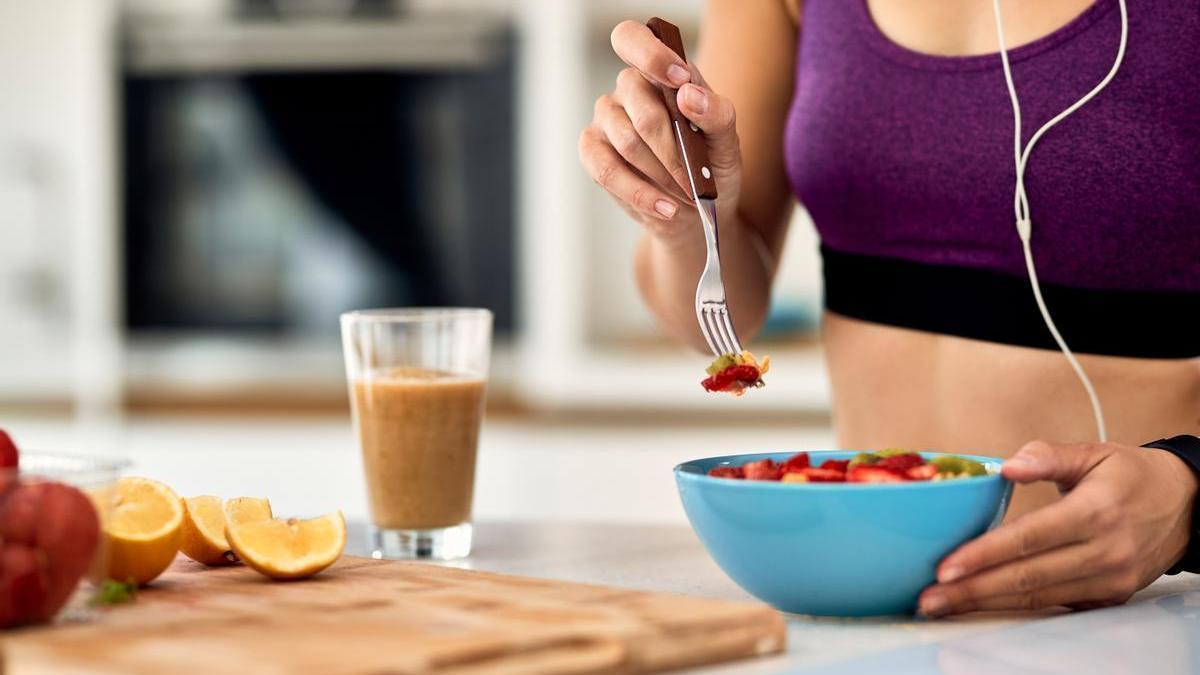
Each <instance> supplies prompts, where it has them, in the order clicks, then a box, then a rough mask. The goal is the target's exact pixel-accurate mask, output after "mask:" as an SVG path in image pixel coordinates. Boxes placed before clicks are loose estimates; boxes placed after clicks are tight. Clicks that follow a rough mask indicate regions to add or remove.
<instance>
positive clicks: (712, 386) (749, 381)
mask: <svg viewBox="0 0 1200 675" xmlns="http://www.w3.org/2000/svg"><path fill="white" fill-rule="evenodd" d="M760 377H761V373H759V371H758V368H755V367H754V366H737V365H734V366H729V367H728V368H726V369H725V370H722V371H721V372H719V373H717V374H716V375H712V376H709V377H706V378H704V379H703V380H701V381H700V386H702V387H704V389H705V391H725V390H727V389H730V388H731V387H735V386H738V385H740V386H741V387H757V386H758V383H759V382H760V381H761V380H760V379H759V378H760Z"/></svg>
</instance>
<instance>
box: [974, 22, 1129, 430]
mask: <svg viewBox="0 0 1200 675" xmlns="http://www.w3.org/2000/svg"><path fill="white" fill-rule="evenodd" d="M1118 4H1119V5H1120V10H1121V38H1120V42H1119V43H1118V47H1117V56H1116V58H1115V59H1114V60H1113V65H1112V68H1110V69H1109V71H1108V74H1107V75H1105V76H1104V78H1103V79H1102V80H1100V82H1099V83H1098V84H1097V85H1096V86H1095V87H1093V88H1092V89H1091V90H1090V91H1088V92H1087V93H1086V94H1084V95H1083V96H1081V97H1080V98H1079V100H1078V101H1075V103H1073V104H1071V105H1070V106H1068V107H1067V108H1066V109H1065V110H1063V111H1062V112H1060V113H1058V114H1057V115H1055V116H1054V117H1052V118H1051V119H1050V120H1049V121H1047V122H1046V123H1045V124H1043V125H1042V126H1041V127H1040V128H1039V129H1038V130H1037V131H1035V132H1034V134H1033V136H1031V137H1030V139H1029V143H1027V144H1026V145H1025V148H1024V150H1022V149H1021V103H1020V99H1019V98H1018V97H1017V87H1016V84H1015V83H1014V82H1013V75H1012V67H1011V65H1010V64H1009V61H1008V49H1007V48H1006V47H1005V41H1004V19H1003V17H1002V15H1001V12H1000V0H992V12H993V14H994V15H995V18H996V39H997V40H998V42H999V45H1000V61H1001V63H1002V64H1003V66H1004V82H1005V85H1006V86H1007V87H1008V96H1009V100H1010V101H1011V102H1012V110H1013V147H1014V157H1015V159H1014V167H1015V172H1016V184H1015V189H1014V192H1013V211H1014V213H1015V216H1016V218H1015V220H1016V227H1017V235H1018V236H1019V237H1020V239H1021V249H1022V252H1023V254H1024V257H1025V269H1026V272H1027V273H1028V275H1029V283H1030V286H1031V287H1032V289H1033V297H1034V300H1035V301H1036V302H1037V306H1038V311H1039V312H1041V315H1042V321H1043V322H1044V323H1045V324H1046V328H1047V329H1049V331H1050V335H1051V337H1053V338H1054V341H1055V343H1056V344H1057V345H1058V348H1059V350H1060V351H1062V353H1063V356H1065V357H1066V359H1067V362H1068V363H1069V364H1070V365H1071V368H1072V370H1074V371H1075V374H1076V376H1078V378H1079V381H1080V383H1082V384H1083V388H1084V391H1085V392H1087V396H1088V401H1089V402H1090V403H1091V406H1092V416H1093V417H1094V418H1095V420H1096V430H1097V434H1098V436H1099V438H1100V442H1101V443H1103V442H1105V441H1107V440H1108V432H1107V426H1106V425H1105V422H1104V410H1103V408H1102V407H1101V406H1100V397H1099V396H1098V395H1097V394H1096V388H1095V387H1094V386H1093V385H1092V381H1091V378H1089V377H1088V375H1087V372H1086V371H1085V370H1084V369H1083V365H1082V364H1080V363H1079V360H1078V359H1077V358H1076V357H1075V354H1074V353H1073V352H1072V351H1071V349H1070V347H1068V346H1067V342H1066V340H1064V339H1063V337H1062V334H1061V333H1059V331H1058V326H1056V325H1055V323H1054V319H1053V318H1052V317H1051V316H1050V310H1049V308H1047V307H1046V301H1045V299H1044V298H1043V297H1042V288H1041V285H1040V284H1039V283H1038V278H1037V268H1036V266H1035V265H1034V262H1033V250H1032V244H1031V239H1032V238H1033V224H1032V219H1031V217H1030V210H1029V196H1028V194H1027V193H1026V191H1025V167H1026V165H1027V164H1028V163H1029V156H1030V154H1031V153H1032V152H1033V146H1034V145H1035V144H1036V143H1037V142H1038V140H1040V139H1041V137H1042V136H1043V135H1045V133H1046V132H1047V131H1049V130H1050V128H1051V127H1053V126H1054V125H1056V124H1058V123H1059V122H1061V121H1062V120H1064V119H1066V118H1067V117H1068V116H1070V115H1071V114H1072V113H1074V112H1075V111H1076V110H1078V109H1079V108H1081V107H1083V106H1084V104H1086V103H1087V102H1088V101H1090V100H1092V99H1093V98H1095V97H1096V95H1097V94H1099V93H1100V91H1101V90H1103V89H1104V88H1105V87H1106V86H1108V83H1109V82H1111V81H1112V80H1113V78H1114V77H1116V75H1117V71H1118V70H1119V69H1120V67H1121V62H1122V61H1124V60H1125V48H1126V45H1127V44H1128V42H1129V13H1128V10H1127V8H1126V6H1125V0H1119V3H1118Z"/></svg>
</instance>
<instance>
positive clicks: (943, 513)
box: [675, 451, 1012, 616]
mask: <svg viewBox="0 0 1200 675" xmlns="http://www.w3.org/2000/svg"><path fill="white" fill-rule="evenodd" d="M793 454H795V453H792V452H777V453H767V454H757V455H729V456H726V457H710V458H708V459H697V460H693V461H690V462H684V463H683V464H680V465H679V466H677V467H675V482H676V484H677V485H678V487H679V496H680V498H681V499H682V500H683V508H684V510H685V511H687V516H688V520H689V521H691V524H692V528H693V529H694V530H696V534H697V535H699V537H700V540H701V541H702V542H704V546H705V547H706V548H707V549H708V552H709V554H710V555H711V556H712V557H713V559H714V560H716V561H717V564H718V565H720V566H721V569H722V570H724V571H725V573H726V574H728V575H729V577H730V578H731V579H733V580H734V581H735V582H737V584H738V585H739V586H741V587H742V588H744V589H745V590H746V591H747V592H749V593H750V594H751V595H753V596H755V597H757V598H759V599H760V600H762V601H764V602H767V603H769V604H771V605H773V606H775V607H776V608H777V609H780V610H783V611H785V612H793V613H796V614H817V615H826V616H877V615H885V614H911V613H912V612H913V611H915V610H916V606H917V596H918V595H919V594H920V593H921V590H922V589H924V588H925V587H927V586H929V585H930V584H931V583H933V581H934V576H935V570H936V568H937V564H938V562H939V561H940V560H941V559H942V558H943V557H945V556H946V554H948V553H950V552H951V551H953V550H954V549H955V548H957V547H958V546H959V545H960V544H962V543H964V542H966V541H968V540H969V539H972V538H974V537H976V536H978V535H980V534H982V533H983V532H985V531H987V530H988V529H990V528H991V527H993V526H995V525H996V524H998V523H999V522H1000V519H1001V518H1002V517H1003V516H1004V511H1005V509H1006V508H1007V507H1008V501H1009V496H1010V495H1011V494H1012V484H1011V483H1010V482H1009V481H1007V480H1005V479H1004V478H1002V477H1000V475H999V474H998V473H994V474H992V475H988V476H980V477H976V478H964V479H960V480H947V481H931V482H924V481H922V482H911V483H885V484H878V483H876V484H862V483H778V482H773V481H749V480H734V479H729V478H712V477H710V476H708V475H707V474H708V471H709V469H712V468H713V467H716V466H721V465H734V466H740V465H742V464H745V463H746V462H753V461H755V460H760V459H768V458H769V459H773V460H775V461H777V462H781V461H783V460H785V459H787V458H788V457H791V456H792V455H793ZM854 454H855V453H854V452H845V451H840V452H810V453H809V456H810V459H811V461H812V464H813V465H814V466H815V465H817V464H820V463H821V462H823V461H824V460H826V459H849V458H851V457H853V456H854ZM921 454H922V455H924V456H925V457H927V458H930V457H936V456H937V455H938V454H941V453H933V452H923V453H921ZM962 456H964V457H970V458H971V459H974V460H977V461H980V462H984V463H985V464H990V465H993V466H994V467H996V468H998V465H999V463H1000V461H1001V460H999V459H997V458H995V457H979V456H974V455H962Z"/></svg>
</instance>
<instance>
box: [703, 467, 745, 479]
mask: <svg viewBox="0 0 1200 675" xmlns="http://www.w3.org/2000/svg"><path fill="white" fill-rule="evenodd" d="M708 475H710V476H712V477H714V478H744V477H745V475H746V474H745V472H743V471H742V467H740V466H714V467H713V468H711V469H709V470H708Z"/></svg>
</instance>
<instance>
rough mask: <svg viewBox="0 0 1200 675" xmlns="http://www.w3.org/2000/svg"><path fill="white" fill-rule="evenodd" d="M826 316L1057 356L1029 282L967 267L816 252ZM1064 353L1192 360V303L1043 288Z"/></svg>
mask: <svg viewBox="0 0 1200 675" xmlns="http://www.w3.org/2000/svg"><path fill="white" fill-rule="evenodd" d="M821 255H822V256H823V258H824V263H825V264H824V276H825V307H826V309H828V310H830V311H832V312H836V313H838V314H842V315H844V316H847V317H851V318H854V319H862V320H864V321H871V322H874V323H882V324H888V325H892V326H898V327H901V328H912V329H915V330H922V331H929V332H932V333H943V334H946V335H957V336H959V337H965V338H972V339H975V340H986V341H988V342H999V343H1003V344H1010V345H1020V346H1023V347H1036V348H1039V349H1052V350H1057V349H1058V346H1057V345H1056V344H1055V343H1054V338H1052V337H1051V336H1050V331H1049V330H1048V329H1047V328H1046V325H1045V324H1044V323H1042V316H1041V314H1040V313H1039V312H1038V308H1037V305H1036V304H1035V302H1034V299H1033V291H1032V290H1031V289H1030V286H1029V280H1028V279H1026V278H1023V277H1012V276H1009V275H1006V274H1000V273H997V272H991V271H987V270H979V269H972V268H969V267H952V266H945V265H931V264H927V263H917V262H911V261H907V260H898V259H895V258H880V257H875V256H864V255H857V254H851V253H841V252H838V251H834V250H832V249H829V248H827V247H825V246H822V247H821ZM1041 286H1042V295H1043V296H1044V297H1045V299H1046V306H1047V307H1048V308H1049V309H1050V315H1051V316H1052V317H1053V318H1054V322H1055V324H1056V325H1057V326H1058V330H1059V331H1060V332H1061V333H1062V336H1063V339H1064V340H1066V341H1067V345H1068V346H1070V347H1071V350H1072V351H1075V352H1079V353H1085V354H1106V355H1110V356H1132V357H1141V358H1161V359H1180V358H1191V357H1195V356H1198V355H1200V293H1186V292H1166V291H1124V290H1094V289H1082V288H1070V287H1067V286H1058V285H1054V284H1046V283H1043V284H1042V285H1041Z"/></svg>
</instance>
